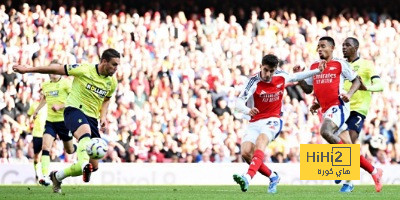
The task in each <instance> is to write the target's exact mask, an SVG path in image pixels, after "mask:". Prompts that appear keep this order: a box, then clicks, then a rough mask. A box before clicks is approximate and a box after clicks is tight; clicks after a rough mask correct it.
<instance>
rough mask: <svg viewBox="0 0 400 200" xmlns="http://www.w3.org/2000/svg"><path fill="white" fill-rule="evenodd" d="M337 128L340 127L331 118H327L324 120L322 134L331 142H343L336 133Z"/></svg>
mask: <svg viewBox="0 0 400 200" xmlns="http://www.w3.org/2000/svg"><path fill="white" fill-rule="evenodd" d="M337 129H338V127H337V126H336V124H335V123H334V122H333V121H332V120H331V119H330V118H325V119H324V121H323V122H322V126H321V130H320V132H321V136H322V137H323V138H324V139H325V140H326V141H327V142H328V143H329V144H338V143H341V141H340V138H339V137H338V136H337V135H335V134H334V133H335V132H336V130H337Z"/></svg>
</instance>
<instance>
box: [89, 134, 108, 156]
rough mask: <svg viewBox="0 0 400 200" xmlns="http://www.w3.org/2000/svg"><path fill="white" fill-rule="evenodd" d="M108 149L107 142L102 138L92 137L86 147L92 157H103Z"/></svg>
mask: <svg viewBox="0 0 400 200" xmlns="http://www.w3.org/2000/svg"><path fill="white" fill-rule="evenodd" d="M107 151H108V145H107V142H106V141H104V140H103V139H101V138H92V139H91V140H90V142H89V144H88V145H87V147H86V152H87V154H88V155H89V156H90V158H92V159H102V158H103V157H104V155H106V153H107Z"/></svg>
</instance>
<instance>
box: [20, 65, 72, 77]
mask: <svg viewBox="0 0 400 200" xmlns="http://www.w3.org/2000/svg"><path fill="white" fill-rule="evenodd" d="M13 70H14V71H15V72H18V73H21V74H25V73H40V74H59V75H66V73H65V69H64V65H60V64H51V65H49V66H41V67H29V66H26V65H14V66H13Z"/></svg>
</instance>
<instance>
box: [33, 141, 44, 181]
mask: <svg viewBox="0 0 400 200" xmlns="http://www.w3.org/2000/svg"><path fill="white" fill-rule="evenodd" d="M42 141H43V139H42V138H41V137H33V139H32V143H33V153H34V154H33V167H34V169H35V178H36V182H38V181H39V175H40V174H41V173H40V157H41V152H42Z"/></svg>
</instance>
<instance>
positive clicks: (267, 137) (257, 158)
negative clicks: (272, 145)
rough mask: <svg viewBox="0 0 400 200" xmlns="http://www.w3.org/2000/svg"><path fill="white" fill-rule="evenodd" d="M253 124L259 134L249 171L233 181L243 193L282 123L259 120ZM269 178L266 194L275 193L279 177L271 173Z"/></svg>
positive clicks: (272, 119) (273, 119)
mask: <svg viewBox="0 0 400 200" xmlns="http://www.w3.org/2000/svg"><path fill="white" fill-rule="evenodd" d="M255 124H256V125H257V126H258V127H259V130H258V131H259V132H260V134H259V135H258V137H257V139H256V141H255V148H254V149H255V150H254V154H253V157H252V159H251V162H250V166H249V169H248V171H247V173H246V174H245V175H243V176H237V177H234V179H235V181H236V182H237V183H238V184H239V185H240V187H241V189H242V191H243V192H245V191H247V189H248V186H249V182H250V180H251V179H252V178H253V177H254V175H255V174H256V173H257V171H259V169H260V167H261V165H262V164H264V150H265V148H266V146H267V145H268V143H269V142H270V141H271V140H273V139H274V138H275V137H276V136H277V135H278V134H279V132H280V130H281V128H282V121H281V120H280V119H278V118H268V119H265V120H259V121H257V122H256V123H255ZM269 171H270V170H269ZM269 177H270V181H271V182H270V186H269V188H268V192H270V193H276V185H277V183H278V182H279V176H278V175H277V173H273V175H272V176H271V172H270V174H269Z"/></svg>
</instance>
